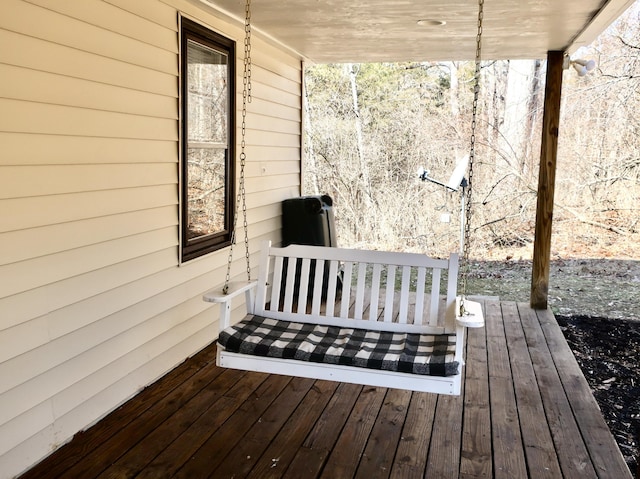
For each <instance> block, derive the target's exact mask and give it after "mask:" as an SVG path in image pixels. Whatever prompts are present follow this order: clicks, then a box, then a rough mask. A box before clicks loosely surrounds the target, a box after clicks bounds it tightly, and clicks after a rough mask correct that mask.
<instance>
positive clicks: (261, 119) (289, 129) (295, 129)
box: [246, 112, 300, 141]
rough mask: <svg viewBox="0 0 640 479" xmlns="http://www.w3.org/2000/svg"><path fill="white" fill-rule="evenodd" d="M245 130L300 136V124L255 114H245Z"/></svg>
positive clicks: (248, 138) (248, 137) (249, 139)
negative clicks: (251, 129)
mask: <svg viewBox="0 0 640 479" xmlns="http://www.w3.org/2000/svg"><path fill="white" fill-rule="evenodd" d="M246 124H247V128H253V129H256V130H263V131H269V132H273V133H288V134H290V135H300V122H299V121H292V120H283V119H281V118H273V117H269V116H263V115H259V114H256V113H253V114H252V112H249V113H247V121H246ZM247 140H248V141H251V137H250V136H249V134H248V133H247Z"/></svg>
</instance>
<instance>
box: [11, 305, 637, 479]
mask: <svg viewBox="0 0 640 479" xmlns="http://www.w3.org/2000/svg"><path fill="white" fill-rule="evenodd" d="M484 303H485V319H486V327H485V328H482V329H478V330H470V331H469V333H470V334H469V336H468V341H467V353H466V358H467V365H466V380H465V381H464V385H463V393H462V395H461V396H460V397H452V396H436V395H434V394H428V393H411V392H409V391H403V390H393V389H384V388H371V387H362V386H357V385H352V384H345V383H342V384H341V383H335V382H328V381H314V380H310V379H302V378H289V377H283V376H275V375H266V374H261V373H246V372H243V371H235V370H223V369H220V368H218V367H216V365H215V346H214V345H211V346H209V347H208V348H206V349H205V350H203V351H202V352H200V353H198V354H197V355H195V356H194V357H193V358H191V359H189V360H187V361H186V362H184V363H183V364H181V365H180V366H179V367H177V368H176V369H174V370H173V371H171V372H170V373H168V374H167V375H166V376H164V377H163V378H162V379H160V380H159V381H158V382H156V383H155V384H153V385H152V386H150V387H148V388H146V389H145V390H143V391H142V392H141V393H140V394H138V395H137V396H136V397H135V398H133V399H132V400H130V401H129V402H127V403H126V404H124V405H123V406H122V407H120V408H119V409H117V410H116V411H114V412H113V413H111V414H110V415H109V416H107V417H106V418H105V419H103V420H102V421H100V422H99V423H97V424H96V425H95V426H93V427H91V428H90V429H88V430H87V431H85V432H82V433H79V434H78V435H76V437H75V438H74V439H73V440H72V441H71V442H70V443H68V444H67V445H65V446H63V447H62V448H60V449H59V450H58V451H57V452H55V453H54V454H53V455H51V456H49V457H48V458H47V459H45V460H44V461H43V462H41V463H40V464H39V465H37V466H35V467H34V468H33V469H32V470H30V471H28V472H27V473H25V474H24V475H23V476H22V477H23V478H42V477H47V478H57V477H65V478H67V477H69V478H71V477H73V478H83V479H84V478H93V477H100V478H124V477H136V478H145V477H146V478H169V477H180V478H207V477H212V478H231V477H233V478H240V477H254V478H260V479H263V478H272V477H273V478H277V477H289V478H305V479H309V478H313V477H326V478H332V479H336V478H337V479H346V478H352V477H354V478H355V477H365V478H367V479H378V478H386V477H393V478H402V479H405V478H422V477H425V478H455V477H460V478H471V477H484V478H491V477H493V478H508V479H514V478H527V477H528V478H535V479H538V478H553V479H556V478H562V477H565V478H573V477H579V478H581V479H586V478H592V477H600V478H615V479H624V478H631V473H630V471H629V469H628V468H627V466H626V464H625V462H624V460H623V457H622V454H621V453H620V451H619V450H618V447H617V445H616V443H615V441H614V439H613V437H612V435H611V433H610V431H609V429H608V427H607V425H606V423H605V422H604V419H603V417H602V414H601V413H600V410H599V408H598V405H597V403H596V401H595V400H594V398H593V395H592V394H591V390H590V389H589V386H588V384H587V382H586V380H585V379H584V376H583V375H582V373H581V371H580V369H579V367H578V365H577V363H576V361H575V358H574V357H573V354H572V352H571V350H570V349H569V347H568V346H567V343H566V341H565V340H564V337H563V335H562V332H561V331H560V328H559V327H558V324H557V323H556V320H555V318H554V317H553V314H552V313H551V312H550V311H534V310H532V309H530V308H529V306H528V305H525V304H519V303H518V304H516V303H513V302H499V301H497V300H490V299H487V300H485V302H484Z"/></svg>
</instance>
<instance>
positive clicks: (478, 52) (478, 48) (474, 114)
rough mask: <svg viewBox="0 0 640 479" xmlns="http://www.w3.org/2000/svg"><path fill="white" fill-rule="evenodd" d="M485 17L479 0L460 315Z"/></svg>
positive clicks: (464, 281)
mask: <svg viewBox="0 0 640 479" xmlns="http://www.w3.org/2000/svg"><path fill="white" fill-rule="evenodd" d="M483 18H484V0H478V33H477V35H476V59H475V60H476V68H475V76H474V85H473V110H472V113H471V142H470V143H471V144H470V146H469V173H468V176H469V178H468V180H467V182H468V185H467V189H466V191H465V194H466V204H465V207H466V211H465V218H466V221H465V225H464V248H463V251H462V265H461V268H460V271H461V283H462V284H461V286H462V295H461V296H462V301H461V302H460V315H463V314H464V313H465V309H464V298H465V295H466V293H467V276H468V275H469V248H470V246H471V241H470V238H471V213H472V208H471V197H472V189H473V188H472V185H473V161H474V159H475V156H476V123H477V116H478V97H479V94H480V62H481V58H482V20H483Z"/></svg>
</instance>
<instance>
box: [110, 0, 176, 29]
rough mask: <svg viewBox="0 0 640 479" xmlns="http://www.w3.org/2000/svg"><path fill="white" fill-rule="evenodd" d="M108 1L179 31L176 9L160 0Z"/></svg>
mask: <svg viewBox="0 0 640 479" xmlns="http://www.w3.org/2000/svg"><path fill="white" fill-rule="evenodd" d="M104 1H105V2H106V3H109V4H111V5H115V6H117V7H119V8H122V9H123V10H125V11H127V12H130V13H133V14H134V15H138V16H139V17H142V18H146V19H147V20H149V21H152V22H154V23H157V24H158V25H162V26H163V27H166V28H170V29H171V28H172V29H175V31H176V32H177V31H178V23H177V22H178V21H177V19H176V9H175V8H173V7H171V6H169V5H165V4H164V3H163V2H160V1H159V0H136V1H135V2H132V1H131V0H104Z"/></svg>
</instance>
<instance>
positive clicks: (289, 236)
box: [282, 195, 342, 299]
mask: <svg viewBox="0 0 640 479" xmlns="http://www.w3.org/2000/svg"><path fill="white" fill-rule="evenodd" d="M290 244H301V245H307V246H332V247H337V246H338V242H337V240H336V224H335V217H334V215H333V200H332V199H331V197H330V196H329V195H316V196H301V197H299V198H291V199H288V200H284V201H283V202H282V245H283V246H289V245H290ZM300 268H301V262H300V261H298V264H297V265H296V281H295V295H296V296H297V293H298V291H299V289H300ZM315 270H316V265H315V261H314V262H313V263H312V264H311V268H310V272H309V276H310V278H309V293H308V294H309V298H311V294H312V292H313V286H314V279H315ZM285 271H286V270H285ZM323 276H324V277H323V284H322V296H323V299H326V297H327V288H328V286H329V265H328V264H325V267H324V275H323ZM285 281H286V277H283V285H284V282H285ZM341 288H342V279H341V276H340V273H339V274H338V280H337V284H336V289H337V290H338V291H337V292H339V291H340V290H341ZM283 292H284V291H283Z"/></svg>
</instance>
